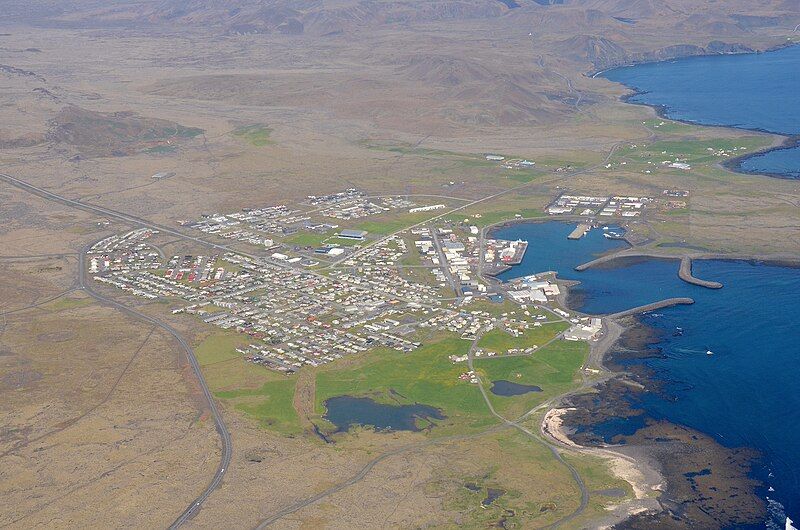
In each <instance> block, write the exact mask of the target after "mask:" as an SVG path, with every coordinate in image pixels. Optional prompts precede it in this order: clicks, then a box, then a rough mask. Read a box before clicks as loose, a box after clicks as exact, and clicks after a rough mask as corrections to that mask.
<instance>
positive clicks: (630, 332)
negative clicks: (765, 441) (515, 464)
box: [541, 251, 766, 529]
mask: <svg viewBox="0 0 800 530" xmlns="http://www.w3.org/2000/svg"><path fill="white" fill-rule="evenodd" d="M622 252H623V253H624V251H622ZM614 257H615V256H614V255H611V256H610V259H607V260H604V261H605V262H606V263H608V262H610V261H613V259H614ZM577 283H578V282H574V281H566V282H563V285H562V290H563V291H565V293H564V295H563V297H562V299H561V300H560V302H561V303H562V304H563V305H564V306H565V307H575V305H576V304H575V303H574V302H575V299H574V298H572V297H571V296H570V294H569V291H570V287H571V286H574V285H576V284H577ZM709 288H714V287H709ZM605 326H606V329H605V335H604V336H603V338H602V339H601V340H600V341H598V342H597V343H596V344H594V345H592V348H591V353H590V356H589V360H588V361H587V363H586V367H587V368H593V369H595V370H599V371H600V372H601V373H602V374H603V377H601V378H599V381H598V382H597V383H596V384H595V385H594V386H592V390H594V392H582V393H575V394H570V395H567V396H564V397H563V398H562V400H561V402H560V403H559V404H558V405H557V407H556V408H554V409H553V410H551V411H550V412H548V414H547V415H546V416H545V420H544V421H543V423H542V429H541V430H542V433H543V434H544V435H545V436H548V437H549V438H550V439H551V440H553V441H555V442H557V443H560V444H562V445H563V446H564V447H565V448H570V449H572V450H578V451H588V452H590V453H591V452H594V453H593V454H596V455H598V456H602V457H605V458H608V459H610V460H609V462H610V463H611V467H612V470H613V471H614V472H615V473H618V475H619V476H620V477H621V478H623V479H625V480H626V481H628V482H629V483H631V486H632V488H633V491H634V497H635V498H634V500H633V501H630V502H627V503H623V504H622V505H620V506H619V507H618V508H616V509H615V510H614V511H613V513H612V514H610V515H609V517H608V518H606V519H605V520H603V521H600V522H598V527H609V526H613V527H615V528H623V529H645V528H653V527H658V528H689V527H702V528H723V527H728V526H736V525H746V524H758V523H760V522H762V521H763V520H764V517H765V514H766V507H765V505H764V502H763V501H762V499H761V498H759V497H758V496H757V495H756V494H755V489H756V488H757V487H758V486H759V485H760V484H759V483H758V482H757V481H755V480H754V479H752V478H751V477H750V476H749V473H750V469H751V462H752V461H753V459H755V458H757V456H758V455H757V454H756V453H755V452H754V451H752V450H749V449H744V448H727V447H724V446H722V445H720V444H719V443H717V442H716V441H715V440H714V439H713V438H712V437H711V436H708V435H706V434H704V433H702V432H700V431H697V430H694V429H690V428H687V427H685V426H682V425H678V424H674V423H671V422H668V421H664V420H657V419H654V418H649V417H647V416H646V413H645V411H644V409H643V408H641V407H639V406H637V402H638V401H639V400H640V399H641V398H642V397H643V396H645V395H646V394H648V393H663V392H664V391H665V388H664V383H665V382H664V381H661V380H659V379H658V378H656V377H654V376H655V374H654V373H653V372H652V371H651V370H649V369H648V368H646V367H645V366H644V365H642V364H641V363H638V362H637V361H639V360H642V359H644V358H647V357H653V356H660V355H661V352H660V349H659V348H658V347H657V344H658V342H659V341H660V337H659V335H658V332H657V330H654V329H652V328H649V327H648V326H647V325H646V324H644V323H643V322H642V321H641V320H640V318H638V317H637V316H633V315H630V314H629V313H628V312H625V315H623V316H622V317H617V318H607V321H606V324H605ZM608 424H612V425H614V426H619V427H622V428H621V429H619V431H620V432H618V433H614V434H611V435H609V432H608V431H609V430H611V429H613V428H614V427H608V426H607V425H608ZM597 427H601V429H600V430H601V431H604V433H605V435H602V434H598V433H597V432H595V429H596V428H597ZM603 427H605V429H603ZM617 458H621V459H623V460H625V461H626V462H628V465H629V466H632V467H633V468H635V472H634V471H631V470H630V469H628V470H625V469H624V468H623V469H622V472H620V470H621V468H620V467H619V464H618V463H617V462H616V461H615V459H617ZM655 492H657V493H658V495H657V496H653V493H655ZM647 500H650V501H653V502H647Z"/></svg>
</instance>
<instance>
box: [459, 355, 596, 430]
mask: <svg viewBox="0 0 800 530" xmlns="http://www.w3.org/2000/svg"><path fill="white" fill-rule="evenodd" d="M588 352H589V346H588V345H587V344H586V343H585V342H570V341H565V340H558V341H556V342H553V343H552V344H550V345H549V346H547V347H546V348H543V349H541V350H537V351H536V352H535V353H533V354H532V355H524V356H518V357H493V358H483V359H475V363H474V365H475V370H476V371H477V372H478V373H479V374H480V375H481V379H482V380H483V381H484V382H485V385H486V389H487V392H488V391H489V388H491V382H492V381H496V380H501V379H502V380H506V381H511V382H513V383H520V384H523V385H536V386H539V387H541V388H542V392H530V393H527V394H522V395H520V396H510V397H504V396H495V395H494V394H492V393H491V392H489V399H491V401H492V404H493V405H494V407H495V409H496V410H497V411H498V412H499V413H500V414H503V415H504V416H506V417H508V418H512V419H513V418H515V417H517V416H520V415H522V414H524V413H525V412H527V411H528V410H530V409H532V408H533V407H535V406H536V405H537V404H539V403H541V402H543V401H545V400H547V399H550V398H551V397H553V396H556V395H558V394H562V393H564V392H566V391H568V390H569V389H570V387H572V386H573V385H574V384H575V381H576V379H575V378H576V372H577V370H578V369H579V368H580V367H581V365H582V364H583V362H584V359H585V358H586V355H587V354H588Z"/></svg>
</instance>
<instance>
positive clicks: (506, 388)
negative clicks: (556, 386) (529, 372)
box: [489, 379, 542, 396]
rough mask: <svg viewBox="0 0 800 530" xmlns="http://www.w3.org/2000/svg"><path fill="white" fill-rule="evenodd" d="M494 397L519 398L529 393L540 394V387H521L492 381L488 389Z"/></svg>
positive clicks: (507, 382) (518, 384)
mask: <svg viewBox="0 0 800 530" xmlns="http://www.w3.org/2000/svg"><path fill="white" fill-rule="evenodd" d="M489 390H490V391H491V392H492V394H494V395H495V396H521V395H523V394H528V393H530V392H541V391H542V389H541V387H538V386H536V385H523V384H520V383H514V382H512V381H506V380H504V379H500V380H498V381H492V388H490V389H489Z"/></svg>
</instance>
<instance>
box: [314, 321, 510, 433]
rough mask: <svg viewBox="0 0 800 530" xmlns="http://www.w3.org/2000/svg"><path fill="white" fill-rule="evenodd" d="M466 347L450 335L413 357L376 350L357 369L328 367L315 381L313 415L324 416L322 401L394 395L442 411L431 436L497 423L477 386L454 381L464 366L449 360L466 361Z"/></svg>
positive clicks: (415, 352) (382, 399)
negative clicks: (442, 417) (463, 358)
mask: <svg viewBox="0 0 800 530" xmlns="http://www.w3.org/2000/svg"><path fill="white" fill-rule="evenodd" d="M469 345H470V343H469V342H468V341H466V340H462V339H460V338H458V337H454V336H453V335H451V334H447V335H445V336H443V337H442V338H441V340H438V341H435V342H432V343H429V344H427V345H424V346H423V347H421V348H419V349H417V350H415V351H413V352H411V353H400V352H397V351H395V350H387V349H379V350H375V351H373V352H371V353H368V354H367V355H366V356H365V357H364V358H363V359H362V362H361V363H360V364H359V365H358V366H356V367H349V366H348V367H344V368H337V366H336V363H333V364H332V365H329V366H326V367H325V368H323V369H322V370H320V371H319V373H318V375H317V386H316V399H317V403H316V410H317V413H319V414H323V413H324V404H323V403H324V401H325V400H326V399H328V398H330V397H334V396H340V395H369V396H371V397H373V399H376V400H377V401H383V402H388V400H389V399H391V398H390V395H391V394H392V392H393V393H394V395H395V396H398V395H399V396H400V398H401V399H402V400H404V402H406V403H423V404H425V405H431V406H434V407H437V408H440V409H442V411H443V412H444V414H445V415H446V416H447V419H446V420H443V421H441V422H439V424H440V425H439V427H437V428H435V429H434V430H433V431H432V432H433V434H434V435H443V434H450V433H452V432H453V431H463V430H474V429H477V428H480V427H485V426H487V425H489V424H491V423H493V422H494V421H495V420H493V418H492V417H491V416H490V415H489V411H488V409H487V408H486V404H485V403H484V401H483V398H482V397H481V394H480V392H479V391H478V389H477V388H476V387H475V385H472V384H469V383H467V382H465V381H461V380H460V379H459V378H458V376H459V375H460V374H462V373H463V372H465V371H466V370H467V367H466V365H465V364H463V363H460V364H453V363H452V362H450V360H449V359H448V356H449V355H464V354H466V352H467V350H468V349H469Z"/></svg>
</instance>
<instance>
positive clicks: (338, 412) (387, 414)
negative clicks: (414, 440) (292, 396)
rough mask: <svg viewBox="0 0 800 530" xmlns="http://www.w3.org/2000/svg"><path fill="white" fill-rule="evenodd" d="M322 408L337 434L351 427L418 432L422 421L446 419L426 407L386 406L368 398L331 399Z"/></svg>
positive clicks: (418, 405)
mask: <svg viewBox="0 0 800 530" xmlns="http://www.w3.org/2000/svg"><path fill="white" fill-rule="evenodd" d="M325 408H326V412H325V415H324V418H325V419H326V420H328V421H329V422H331V423H333V424H334V425H336V428H337V429H336V432H345V431H348V430H349V429H350V427H353V426H354V425H356V426H357V425H361V426H370V427H374V428H375V429H376V430H379V431H419V430H421V428H422V426H420V423H422V422H430V421H431V420H443V419H445V416H444V414H442V411H440V410H439V409H437V408H435V407H431V406H428V405H422V404H419V403H415V404H413V405H388V404H385V403H378V402H377V401H375V400H373V399H372V398H367V397H354V396H337V397H332V398H330V399H328V400H326V401H325Z"/></svg>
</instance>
